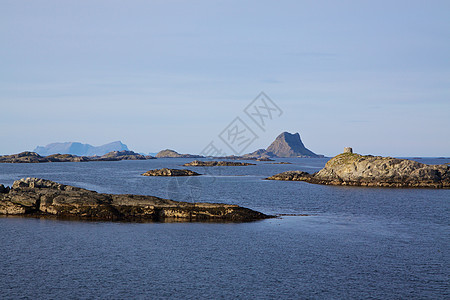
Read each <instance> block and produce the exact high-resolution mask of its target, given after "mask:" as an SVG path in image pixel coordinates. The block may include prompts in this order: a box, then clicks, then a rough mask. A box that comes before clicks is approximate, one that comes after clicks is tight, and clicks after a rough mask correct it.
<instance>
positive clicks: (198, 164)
mask: <svg viewBox="0 0 450 300" xmlns="http://www.w3.org/2000/svg"><path fill="white" fill-rule="evenodd" d="M183 166H185V167H238V166H239V167H240V166H255V164H251V163H244V162H234V161H215V160H212V161H201V160H194V161H192V162H190V163H185V164H184V165H183Z"/></svg>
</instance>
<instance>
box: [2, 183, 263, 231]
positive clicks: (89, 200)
mask: <svg viewBox="0 0 450 300" xmlns="http://www.w3.org/2000/svg"><path fill="white" fill-rule="evenodd" d="M2 214H3V215H23V216H34V217H56V218H65V219H75V220H79V219H85V220H104V221H135V222H145V221H182V222H191V221H219V222H223V221H232V222H246V221H255V220H261V219H266V218H270V217H271V216H268V215H265V214H263V213H260V212H257V211H253V210H251V209H248V208H244V207H240V206H237V205H229V204H215V203H189V202H177V201H173V200H168V199H162V198H158V197H153V196H141V195H129V194H122V195H114V194H100V193H97V192H94V191H89V190H86V189H82V188H79V187H74V186H70V185H64V184H60V183H56V182H53V181H50V180H45V179H39V178H26V179H20V180H17V181H15V182H14V184H13V185H12V187H11V188H10V187H5V186H3V185H0V215H2Z"/></svg>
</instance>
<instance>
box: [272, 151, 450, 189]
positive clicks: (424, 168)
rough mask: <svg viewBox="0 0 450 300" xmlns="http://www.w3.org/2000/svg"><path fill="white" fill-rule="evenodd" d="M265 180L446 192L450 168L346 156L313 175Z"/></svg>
mask: <svg viewBox="0 0 450 300" xmlns="http://www.w3.org/2000/svg"><path fill="white" fill-rule="evenodd" d="M267 179H272V180H298V181H306V182H310V183H318V184H329V185H350V186H371V187H428V188H450V166H448V165H426V164H422V163H419V162H416V161H412V160H408V159H398V158H392V157H381V156H371V155H366V156H363V155H359V154H356V153H350V152H347V153H342V154H339V155H337V156H335V157H333V158H332V159H330V160H329V161H328V162H327V163H326V165H325V167H324V168H323V169H322V170H320V171H319V172H317V173H314V174H309V173H306V172H302V171H288V172H283V173H280V174H277V175H274V176H272V177H269V178H267Z"/></svg>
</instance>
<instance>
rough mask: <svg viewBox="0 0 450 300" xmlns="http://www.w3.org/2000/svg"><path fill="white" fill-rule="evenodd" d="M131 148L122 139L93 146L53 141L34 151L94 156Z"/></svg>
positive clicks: (42, 153) (44, 154)
mask: <svg viewBox="0 0 450 300" xmlns="http://www.w3.org/2000/svg"><path fill="white" fill-rule="evenodd" d="M122 150H127V151H128V150H129V149H128V147H127V145H125V144H122V142H120V141H116V142H112V143H109V144H105V145H102V146H98V147H95V146H92V145H89V144H82V143H78V142H66V143H52V144H48V145H47V146H38V147H36V148H35V149H34V152H36V153H38V154H39V155H42V156H47V155H51V154H56V153H59V154H72V155H78V156H93V155H98V156H101V155H105V154H106V153H108V152H111V151H122Z"/></svg>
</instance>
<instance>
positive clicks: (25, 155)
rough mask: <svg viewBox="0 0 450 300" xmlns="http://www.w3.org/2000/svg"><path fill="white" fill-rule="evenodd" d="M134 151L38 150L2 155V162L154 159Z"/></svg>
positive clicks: (0, 160)
mask: <svg viewBox="0 0 450 300" xmlns="http://www.w3.org/2000/svg"><path fill="white" fill-rule="evenodd" d="M152 158H154V157H152V156H144V155H141V154H138V153H135V152H133V151H129V150H123V151H112V152H109V153H107V154H105V155H103V156H76V155H72V154H52V155H49V156H41V155H39V154H37V153H36V152H29V151H25V152H21V153H18V154H11V155H3V156H0V163H43V162H85V161H118V160H141V159H152Z"/></svg>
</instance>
